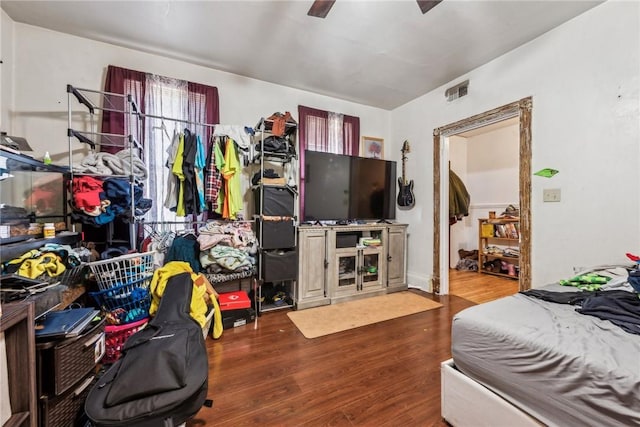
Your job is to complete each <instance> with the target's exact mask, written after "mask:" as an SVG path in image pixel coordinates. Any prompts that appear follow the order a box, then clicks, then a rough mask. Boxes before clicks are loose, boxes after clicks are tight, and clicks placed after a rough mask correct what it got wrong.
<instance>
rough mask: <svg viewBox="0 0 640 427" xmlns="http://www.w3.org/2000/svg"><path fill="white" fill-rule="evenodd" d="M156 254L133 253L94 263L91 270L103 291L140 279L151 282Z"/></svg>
mask: <svg viewBox="0 0 640 427" xmlns="http://www.w3.org/2000/svg"><path fill="white" fill-rule="evenodd" d="M154 254H155V252H153V251H151V252H144V253H133V254H127V255H122V256H119V257H115V258H111V259H107V260H103V261H94V262H90V263H89V268H90V269H91V272H92V273H93V275H94V276H95V279H96V282H97V283H98V287H99V288H100V289H103V290H104V289H109V288H113V287H115V286H119V285H123V284H127V283H132V282H134V281H138V280H140V279H148V280H149V281H151V277H152V276H153V270H154V267H153V255H154ZM147 285H148V284H147Z"/></svg>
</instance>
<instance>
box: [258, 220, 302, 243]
mask: <svg viewBox="0 0 640 427" xmlns="http://www.w3.org/2000/svg"><path fill="white" fill-rule="evenodd" d="M257 235H258V239H259V240H260V247H261V248H262V249H286V248H293V247H294V246H295V245H296V228H295V226H294V225H293V220H292V219H291V220H284V221H264V220H260V219H259V220H258V232H257Z"/></svg>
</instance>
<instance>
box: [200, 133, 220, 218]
mask: <svg viewBox="0 0 640 427" xmlns="http://www.w3.org/2000/svg"><path fill="white" fill-rule="evenodd" d="M219 144H220V137H217V136H216V137H212V138H211V147H210V149H209V158H208V160H207V174H206V182H205V189H204V191H205V194H204V198H205V201H206V202H207V203H210V204H211V210H212V211H214V212H217V211H218V192H219V191H220V187H222V177H221V175H220V169H218V166H217V165H216V149H217V151H220V149H219V148H217V147H218V145H219ZM220 155H222V153H220Z"/></svg>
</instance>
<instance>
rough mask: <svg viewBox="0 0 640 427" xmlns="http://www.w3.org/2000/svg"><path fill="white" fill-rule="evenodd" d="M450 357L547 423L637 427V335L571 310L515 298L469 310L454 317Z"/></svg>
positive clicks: (639, 394) (639, 342)
mask: <svg viewBox="0 0 640 427" xmlns="http://www.w3.org/2000/svg"><path fill="white" fill-rule="evenodd" d="M558 288H559V286H558ZM569 289H570V290H572V291H573V290H575V289H574V288H569ZM569 289H567V290H569ZM451 351H452V355H453V360H454V362H455V366H456V367H457V369H459V370H460V371H461V372H463V373H464V374H465V375H467V376H468V377H470V378H472V379H474V380H476V381H477V382H479V383H480V384H482V385H484V386H486V387H487V388H489V389H491V390H492V391H494V392H496V393H497V394H499V395H500V396H502V397H503V398H504V399H506V400H508V401H509V402H511V403H512V404H514V405H515V406H517V407H519V408H520V409H522V410H524V411H526V412H527V413H529V414H531V415H532V416H534V417H535V418H537V419H538V420H540V421H541V422H543V423H545V424H548V425H557V426H563V427H564V426H598V427H601V426H620V425H625V426H634V425H636V426H640V335H634V334H630V333H627V332H625V331H624V330H622V329H621V328H620V327H618V326H615V325H614V324H612V323H610V322H609V321H605V320H600V319H598V318H596V317H592V316H587V315H583V314H580V313H578V312H576V311H575V307H574V306H570V305H564V304H555V303H550V302H545V301H542V300H537V299H534V298H530V297H526V296H524V295H520V294H516V295H513V296H510V297H507V298H502V299H499V300H496V301H492V302H489V303H485V304H481V305H477V306H474V307H470V308H468V309H466V310H463V311H462V312H460V313H458V314H457V315H456V316H455V317H454V319H453V325H452V349H451Z"/></svg>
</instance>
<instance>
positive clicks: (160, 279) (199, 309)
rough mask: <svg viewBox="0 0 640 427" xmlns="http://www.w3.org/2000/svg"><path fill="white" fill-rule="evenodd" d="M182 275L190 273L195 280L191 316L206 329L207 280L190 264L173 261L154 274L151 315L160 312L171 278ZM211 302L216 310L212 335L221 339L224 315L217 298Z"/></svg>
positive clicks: (150, 289)
mask: <svg viewBox="0 0 640 427" xmlns="http://www.w3.org/2000/svg"><path fill="white" fill-rule="evenodd" d="M180 273H189V274H190V275H191V279H192V280H193V291H192V294H191V306H190V314H191V317H192V318H193V319H194V320H195V321H196V322H198V323H199V324H200V326H201V327H204V326H205V324H206V322H207V320H206V316H207V311H208V307H207V303H206V301H205V296H206V294H207V286H206V280H207V279H206V278H205V277H204V276H203V275H202V274H196V273H194V272H193V270H192V269H191V266H190V265H189V263H188V262H183V261H171V262H168V263H166V264H165V265H164V266H163V267H161V268H158V269H157V270H156V271H155V272H154V273H153V278H152V279H151V285H150V287H149V292H150V293H151V307H150V308H149V315H150V316H153V315H154V314H155V313H156V311H158V307H159V306H160V299H161V298H162V295H163V294H164V289H165V287H166V286H167V282H168V281H169V278H170V277H172V276H175V275H176V274H180ZM210 300H211V301H212V303H213V310H214V314H213V317H214V319H213V334H212V335H213V338H219V337H220V336H221V335H222V314H221V313H220V307H219V306H218V301H217V300H216V298H215V296H214V297H212V298H210Z"/></svg>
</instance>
